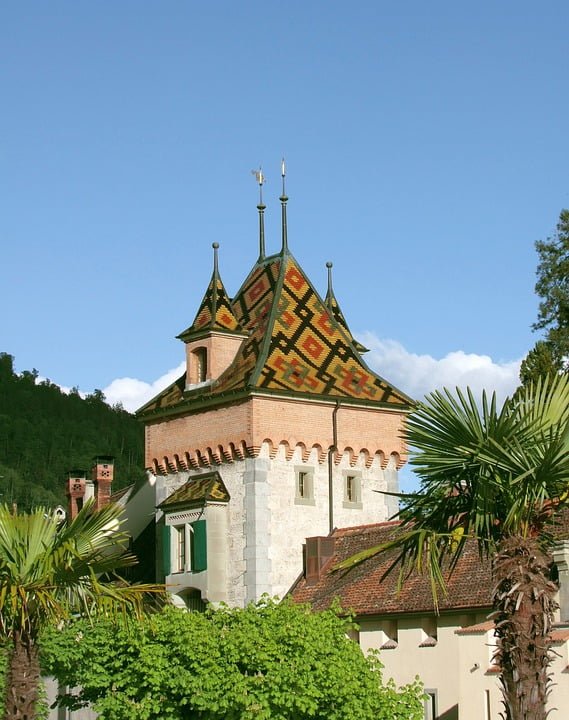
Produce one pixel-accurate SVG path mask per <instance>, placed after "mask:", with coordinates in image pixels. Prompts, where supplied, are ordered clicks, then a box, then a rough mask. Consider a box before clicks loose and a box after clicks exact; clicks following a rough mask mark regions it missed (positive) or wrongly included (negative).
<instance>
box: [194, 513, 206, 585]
mask: <svg viewBox="0 0 569 720" xmlns="http://www.w3.org/2000/svg"><path fill="white" fill-rule="evenodd" d="M192 529H193V531H194V532H193V534H192V572H201V571H202V570H207V536H206V529H205V520H196V522H193V523H192Z"/></svg>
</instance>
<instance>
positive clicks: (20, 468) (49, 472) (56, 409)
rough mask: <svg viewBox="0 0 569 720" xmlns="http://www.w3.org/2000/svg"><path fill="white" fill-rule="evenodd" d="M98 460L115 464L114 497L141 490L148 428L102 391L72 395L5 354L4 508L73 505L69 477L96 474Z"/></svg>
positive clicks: (0, 476)
mask: <svg viewBox="0 0 569 720" xmlns="http://www.w3.org/2000/svg"><path fill="white" fill-rule="evenodd" d="M96 455H113V456H114V457H115V482H114V484H113V490H117V489H120V488H121V487H124V486H125V485H128V484H130V483H132V482H134V480H135V479H136V478H139V477H141V475H142V474H143V472H144V470H143V468H144V433H143V429H142V426H141V424H140V423H139V422H138V421H137V420H136V419H135V418H134V417H133V416H132V415H131V414H130V413H128V412H126V410H123V409H122V408H121V407H109V406H108V405H107V404H106V403H105V401H104V395H103V393H102V392H101V391H100V390H95V391H94V392H93V393H92V394H91V395H88V396H87V397H86V398H84V399H83V398H82V397H81V396H80V395H79V392H78V391H77V390H72V391H71V393H70V394H69V395H67V394H65V393H63V392H62V391H61V390H60V389H59V387H58V386H57V385H54V384H53V383H51V382H50V381H49V380H43V381H41V382H39V381H38V372H37V371H36V370H33V371H24V372H22V373H16V372H15V371H14V358H13V357H12V356H11V355H8V354H7V353H0V502H7V503H14V502H15V503H18V507H19V508H21V509H22V510H27V509H29V508H30V507H32V506H34V505H47V506H54V505H56V504H58V503H61V504H63V505H65V502H66V501H65V478H66V477H67V471H68V470H71V469H84V470H87V471H88V470H90V468H91V460H92V459H93V457H95V456H96Z"/></svg>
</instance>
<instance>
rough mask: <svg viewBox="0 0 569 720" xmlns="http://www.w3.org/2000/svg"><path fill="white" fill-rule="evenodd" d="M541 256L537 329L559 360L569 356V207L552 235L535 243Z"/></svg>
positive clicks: (562, 212) (538, 281) (564, 359)
mask: <svg viewBox="0 0 569 720" xmlns="http://www.w3.org/2000/svg"><path fill="white" fill-rule="evenodd" d="M535 247H536V250H537V252H538V255H539V264H538V267H537V283H536V285H535V291H536V293H537V294H538V295H539V297H540V298H541V301H540V303H539V310H538V318H537V322H536V323H535V324H534V328H535V329H536V330H545V331H546V341H547V342H548V343H549V345H550V347H551V353H552V356H553V358H554V359H555V361H556V362H563V364H564V365H566V364H567V358H568V357H569V210H562V211H561V214H560V216H559V222H558V223H557V229H556V233H555V235H554V236H553V237H552V238H547V240H539V241H538V242H536V244H535Z"/></svg>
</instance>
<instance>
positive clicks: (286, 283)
mask: <svg viewBox="0 0 569 720" xmlns="http://www.w3.org/2000/svg"><path fill="white" fill-rule="evenodd" d="M214 279H215V278H212V282H213V281H214ZM206 298H207V293H206ZM206 298H204V303H205V305H204V303H202V306H203V308H200V311H199V312H198V316H197V318H196V321H195V322H194V325H192V326H191V327H190V328H188V330H186V331H184V333H182V334H181V335H180V336H179V337H181V338H182V339H188V338H189V337H191V336H192V335H193V333H195V332H196V329H197V325H198V324H199V325H200V329H201V328H206V329H207V328H211V329H215V327H217V326H215V327H214V324H212V323H213V320H212V313H211V311H207V307H209V306H208V302H209V301H208V302H206ZM334 301H335V298H334ZM209 305H211V302H209ZM230 309H231V311H232V315H233V318H234V320H235V323H236V324H237V327H238V328H239V329H241V328H243V331H244V332H245V334H246V335H247V337H246V338H245V339H244V340H243V342H242V344H241V347H240V349H239V350H238V352H237V355H236V357H235V359H234V361H233V363H232V364H231V365H230V366H229V368H228V369H227V370H226V371H225V372H224V373H223V374H222V375H221V376H220V377H219V378H218V379H217V380H215V381H214V382H213V383H211V384H209V385H207V386H204V387H202V388H197V389H194V390H190V391H184V384H185V380H184V378H183V377H182V378H180V379H179V380H178V381H176V383H174V384H173V385H171V386H170V387H169V388H167V389H166V390H164V391H163V392H162V393H160V395H158V396H157V397H156V398H154V399H153V400H151V401H150V402H149V403H147V404H146V405H145V406H144V407H143V408H141V409H140V410H139V411H138V415H139V416H146V415H148V414H151V413H152V412H153V411H159V410H160V409H165V408H174V407H176V406H180V409H182V408H181V406H190V405H191V404H193V403H195V402H196V401H208V400H214V399H215V398H216V397H218V398H220V397H221V396H224V399H227V395H228V394H232V393H243V392H245V393H248V392H252V391H261V392H262V391H269V392H271V393H284V394H287V395H290V394H291V393H292V394H301V395H307V396H311V395H319V396H328V397H340V398H345V399H351V400H355V401H359V402H367V403H372V404H375V403H378V404H381V405H390V406H396V407H398V408H401V409H407V408H410V407H411V405H412V404H413V401H412V400H411V399H410V398H409V397H408V396H407V395H405V394H404V393H403V392H401V391H400V390H397V389H396V388H395V387H393V386H392V385H390V384H389V383H388V382H387V381H386V380H384V379H383V378H382V377H380V376H379V375H377V374H376V373H375V372H373V371H372V370H370V368H368V366H367V365H366V364H365V362H364V361H363V360H362V358H361V356H360V352H362V351H363V350H364V349H365V348H363V346H361V345H359V343H357V342H356V341H355V340H354V338H353V337H352V335H351V333H350V331H349V329H348V326H347V324H346V321H345V319H344V317H343V315H342V314H341V312H340V310H339V307H338V306H337V303H336V304H335V306H334V307H332V308H331V307H329V305H328V304H327V303H326V301H325V300H323V299H322V298H321V297H320V295H319V294H318V293H317V292H316V290H315V289H314V287H313V285H312V284H311V282H310V281H309V279H308V278H307V276H306V275H305V273H304V271H303V270H302V268H301V267H300V265H299V264H298V262H297V261H296V260H295V258H294V257H293V256H292V254H290V253H289V252H285V253H282V254H279V255H273V256H270V257H268V258H265V259H263V260H261V261H259V262H257V263H256V264H255V266H254V267H253V269H252V270H251V272H250V273H249V275H248V277H247V279H246V280H245V282H244V283H243V285H242V287H241V288H240V290H239V291H238V292H237V294H236V296H235V297H234V298H233V300H232V301H231V302H230ZM202 313H203V318H204V319H203V323H202V320H201V319H200V318H201V314H202ZM208 313H209V314H208ZM208 323H209V324H208ZM226 330H227V331H229V326H228V327H227V328H226Z"/></svg>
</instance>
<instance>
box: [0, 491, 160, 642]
mask: <svg viewBox="0 0 569 720" xmlns="http://www.w3.org/2000/svg"><path fill="white" fill-rule="evenodd" d="M122 513H123V510H122V508H120V507H118V506H117V505H113V504H111V505H106V506H105V507H103V508H102V509H101V510H97V511H96V512H95V511H94V510H93V505H92V503H87V504H86V505H85V507H84V508H83V509H82V510H81V512H80V513H79V514H78V515H77V517H76V518H75V519H74V520H73V522H71V523H63V524H58V523H57V522H56V521H55V520H54V519H52V517H50V516H49V515H48V514H47V513H46V510H45V509H44V508H39V509H38V510H36V511H35V512H33V513H30V514H27V513H24V514H19V515H12V514H11V512H10V510H9V508H8V507H7V506H6V505H3V506H0V638H1V639H4V640H10V641H16V640H17V641H23V640H25V641H26V642H30V643H34V642H35V641H36V639H37V637H38V634H39V632H40V631H41V630H42V628H43V627H45V626H46V625H48V624H50V623H54V622H55V623H56V622H59V621H61V620H65V619H67V618H68V617H69V616H70V614H71V613H77V612H80V613H82V614H84V615H90V614H91V613H92V612H93V611H94V609H98V610H103V611H104V612H113V611H115V610H116V609H117V608H119V609H123V608H125V607H132V608H133V609H136V610H138V609H140V607H141V603H142V601H143V599H144V593H145V592H146V591H147V590H148V589H149V588H148V587H147V586H128V585H126V584H125V583H124V582H122V581H121V582H119V583H114V582H108V581H106V578H107V577H108V574H109V573H113V572H114V571H116V570H118V569H120V568H125V567H129V566H131V565H134V564H135V563H136V562H137V560H136V558H135V557H134V556H133V555H130V554H128V553H126V552H125V548H126V546H127V544H128V536H127V535H126V534H124V533H122V532H121V531H120V524H121V521H122Z"/></svg>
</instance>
